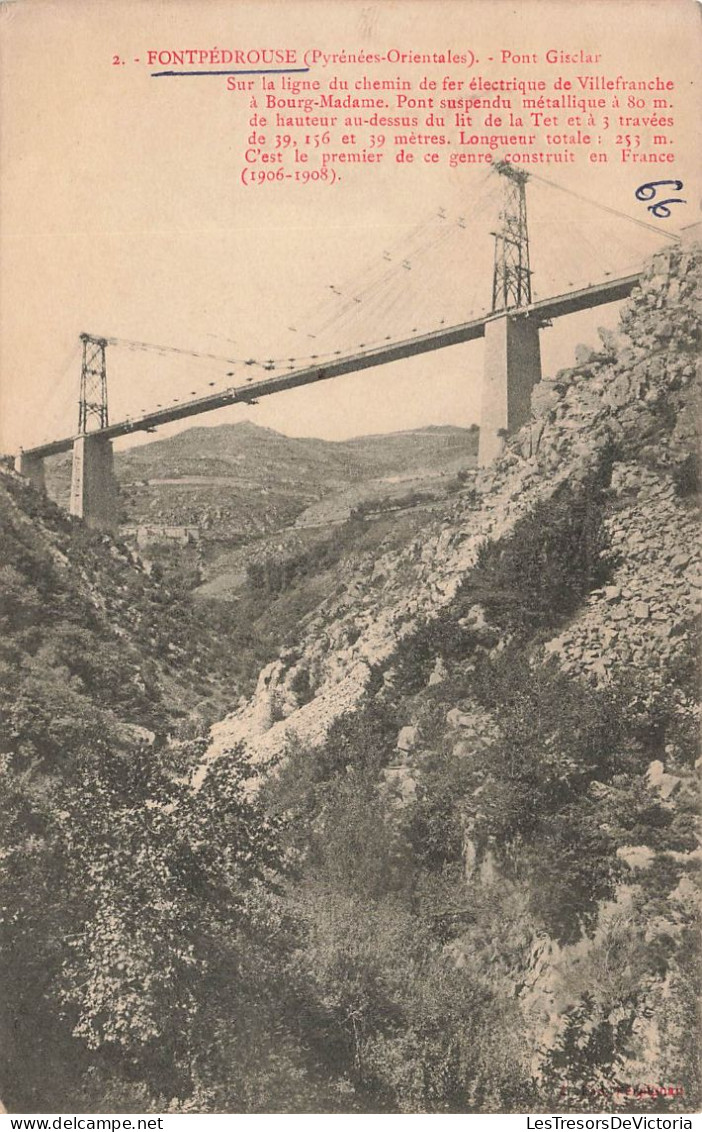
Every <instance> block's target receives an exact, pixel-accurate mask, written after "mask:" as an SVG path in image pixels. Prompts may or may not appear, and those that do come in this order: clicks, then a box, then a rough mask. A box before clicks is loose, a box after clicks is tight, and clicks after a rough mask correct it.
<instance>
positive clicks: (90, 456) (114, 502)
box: [69, 433, 119, 531]
mask: <svg viewBox="0 0 702 1132" xmlns="http://www.w3.org/2000/svg"><path fill="white" fill-rule="evenodd" d="M69 511H70V513H71V515H75V516H76V517H77V518H79V519H82V520H83V521H84V522H85V524H86V525H87V526H88V527H92V528H93V529H94V530H103V531H116V530H117V525H118V517H119V496H118V490H117V480H116V478H115V472H114V456H113V452H112V441H111V440H107V439H105V437H103V436H100V435H97V434H91V433H83V435H82V436H78V437H76V439H75V441H74V442H73V474H72V477H71V499H70V504H69Z"/></svg>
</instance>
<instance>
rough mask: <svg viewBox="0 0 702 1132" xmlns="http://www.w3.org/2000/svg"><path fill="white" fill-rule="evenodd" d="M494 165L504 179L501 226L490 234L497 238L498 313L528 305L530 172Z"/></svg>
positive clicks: (495, 282) (495, 290) (502, 163)
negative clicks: (527, 190) (527, 199)
mask: <svg viewBox="0 0 702 1132" xmlns="http://www.w3.org/2000/svg"><path fill="white" fill-rule="evenodd" d="M494 168H495V170H496V171H497V172H498V173H499V174H500V175H501V176H502V178H503V184H502V190H503V203H502V209H501V211H500V224H501V227H500V230H499V231H498V232H492V233H491V235H493V236H494V237H495V268H494V273H493V278H492V310H493V313H496V312H497V311H507V310H510V308H511V307H526V306H528V305H529V303H530V302H531V270H530V268H529V232H528V230H527V211H526V183H527V180H528V174H527V173H524V172H523V171H522V170H521V169H516V168H515V167H514V166H513V165H509V164H508V162H506V161H498V162H496V163H495V166H494Z"/></svg>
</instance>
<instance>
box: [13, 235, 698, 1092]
mask: <svg viewBox="0 0 702 1132" xmlns="http://www.w3.org/2000/svg"><path fill="white" fill-rule="evenodd" d="M699 260H700V253H699V251H695V250H693V249H675V250H673V251H670V252H667V253H666V254H665V255H662V256H659V257H656V259H655V260H654V261H652V263H651V265H650V267H649V269H648V271H647V273H646V275H645V276H644V278H643V280H642V282H641V285H640V286H639V287H638V288H637V289H636V290H635V292H634V293H633V295H632V297H631V300H630V301H629V303H628V304H627V306H626V307H625V309H624V313H623V315H622V321H621V327H620V330H619V332H618V333H617V334H616V335H614V336H603V342H602V346H601V348H599V349H598V350H597V351H593V352H592V353H591V354H590V355H589V356H587V357H585V356H584V355H582V353H581V355H580V360H579V362H578V365H577V366H576V367H575V368H574V369H572V370H568V371H563V372H562V373H560V374H558V375H557V376H556V378H555V379H554V380H553V381H552V382H549V383H544V388H543V389H542V390H541V391H540V394H539V397H538V401H537V405H538V407H537V409H536V410H535V413H534V416H533V419H532V421H531V422H530V423H529V425H527V426H526V427H525V428H524V429H522V430H521V431H520V433H518V434H517V435H516V436H515V437H513V438H511V439H510V441H509V442H508V445H507V447H506V450H505V453H504V454H503V456H502V457H501V458H500V459H499V460H498V461H497V462H496V463H495V464H494V465H493V466H492V467H491V468H489V469H485V470H483V471H481V472H480V473H470V474H468V475H465V476H463V477H462V478H461V479H460V480H458V482H457V484H456V485H455V489H454V490H453V491H452V492H451V493H449V494H448V495H447V496H446V497H445V498H444V499H442V500H440V501H437V502H435V503H432V504H431V506H430V507H429V508H427V509H425V510H421V509H416V510H411V511H409V512H407V513H405V512H397V513H395V512H391V511H389V512H386V513H383V514H382V515H380V516H377V515H376V516H374V517H373V518H372V519H371V518H369V516H368V515H364V514H363V513H361V514H357V515H356V516H355V517H354V518H351V519H348V520H347V521H346V522H345V523H344V524H342V525H340V526H339V527H338V528H336V529H335V530H334V531H333V532H329V533H328V534H326V535H323V536H320V537H315V538H314V539H313V540H310V541H305V540H304V539H302V540H298V536H295V537H294V539H293V540H292V541H291V542H290V543H288V542H283V544H282V545H281V547H280V548H279V549H278V551H276V550H275V548H270V547H269V548H268V551H267V552H266V553H264V554H262V555H260V556H255V555H254V556H249V557H248V558H247V559H246V560H242V561H241V562H240V563H239V570H240V574H241V577H240V579H239V581H238V583H237V587H238V589H237V593H238V601H237V602H234V603H231V606H230V605H229V604H228V603H227V602H223V601H222V600H221V597H220V599H218V601H217V602H215V603H214V605H213V604H212V603H208V601H207V600H206V599H203V597H202V595H200V597H197V596H195V595H193V594H191V593H190V592H189V590H188V587H187V586H184V587H181V588H180V589H179V588H178V587H176V586H175V585H173V584H172V583H171V581H170V579H167V580H166V582H165V583H164V581H162V580H159V579H158V577H154V575H153V573H152V574H151V575H149V574H148V573H147V571H146V570H145V569H144V568H143V566H142V564H141V563H140V560H139V559H138V558H137V557H135V556H133V555H131V553H130V552H129V551H127V550H126V548H125V547H123V546H122V545H120V544H115V543H113V542H111V541H110V540H109V539H107V538H104V537H98V536H92V535H89V534H87V533H86V532H85V531H83V530H82V528H81V527H80V526H79V525H78V524H75V523H71V522H69V521H68V520H67V519H65V518H64V517H62V516H61V514H60V513H59V512H58V510H57V509H56V508H55V507H54V506H53V505H52V504H50V503H48V501H46V500H43V499H42V498H41V497H40V496H38V495H36V494H35V493H34V491H33V490H32V489H31V488H29V487H28V486H27V485H25V484H23V483H22V482H21V481H20V480H19V479H18V477H16V476H14V475H12V474H8V475H6V476H3V478H2V485H1V487H2V491H1V493H0V518H1V519H2V522H3V539H2V549H3V555H4V559H3V570H4V589H5V593H6V595H7V596H6V598H5V603H4V605H3V625H2V630H3V632H2V650H3V664H4V675H3V682H2V684H1V685H0V686H1V687H2V689H3V692H2V696H3V699H2V704H1V705H0V707H1V709H2V717H3V729H2V734H3V736H4V738H3V745H2V770H1V773H2V778H3V782H2V793H1V794H0V810H1V812H2V822H3V855H2V857H1V858H0V907H1V908H2V917H3V919H2V924H3V929H2V930H3V947H2V951H1V955H2V959H1V960H0V961H1V962H2V965H3V971H2V976H3V982H4V984H5V985H6V986H9V987H10V988H11V993H10V994H9V995H8V996H7V997H6V1000H5V1002H4V1003H3V1007H2V1014H1V1015H0V1028H1V1033H0V1038H2V1050H3V1054H2V1063H1V1068H0V1096H2V1099H3V1101H4V1103H5V1105H6V1106H7V1107H8V1109H10V1110H14V1111H23V1110H24V1111H54V1112H55V1111H59V1112H60V1111H68V1112H71V1111H73V1112H75V1111H110V1112H115V1111H117V1112H119V1111H132V1112H133V1111H145V1110H153V1111H173V1112H187V1111H202V1112H242V1113H243V1112H254V1113H258V1112H306V1113H334V1112H375V1113H378V1112H396V1113H397V1112H399V1113H429V1112H431V1113H450V1112H456V1113H465V1112H481V1111H482V1112H496V1111H497V1112H499V1111H512V1112H514V1111H550V1112H554V1111H555V1112H558V1111H565V1112H582V1111H586V1112H587V1111H611V1110H612V1109H613V1108H614V1107H615V1106H622V1107H625V1109H626V1111H646V1112H690V1111H694V1110H695V1109H696V1108H697V1107H698V1106H699V1103H700V1101H701V1100H702V1096H701V1090H700V1081H699V1069H698V1066H699V1051H698V1048H697V1040H696V1035H697V1033H698V1019H697V1017H696V1009H697V1002H698V1001H699V992H700V986H699V981H700V976H699V971H700V965H699V924H698V915H699V860H700V848H699V828H698V822H699V817H698V795H697V787H696V779H697V774H696V760H697V758H698V725H699V708H698V702H697V689H698V672H697V651H696V640H697V634H698V626H697V624H696V617H697V615H698V613H699V606H700V604H701V603H702V580H701V578H700V572H699V564H698V561H697V556H696V547H697V542H696V535H697V531H698V512H697V504H698V488H699V484H698V463H697V451H696V444H695V412H696V407H697V400H696V399H697V397H698V394H699V375H698V373H697V369H696V364H695V362H696V358H697V356H698V354H699V316H700V298H699V290H698V287H699ZM164 585H165V587H166V589H164ZM213 608H214V612H211V610H212V609H213ZM217 610H218V611H219V618H218V614H217ZM224 618H227V621H226V622H225V620H224ZM252 620H254V621H256V624H257V626H258V630H257V631H259V632H262V629H261V626H265V632H266V649H265V650H264V653H265V655H263V654H260V655H259V651H258V650H259V644H260V639H259V643H258V644H256V645H255V647H254V645H252V644H251V643H250V642H249V646H247V644H246V637H245V630H246V624H247V621H248V622H251V621H252ZM247 647H248V648H249V651H248V652H247V651H246V650H247ZM266 650H267V651H266ZM259 668H261V671H260V673H259V672H258V669H259ZM200 682H203V687H202V688H200V687H199V684H200ZM242 691H243V692H244V693H246V698H244V699H242V700H241V701H240V702H239V704H238V706H237V703H236V701H237V698H238V697H239V696H240V695H241V693H242ZM249 693H250V694H249ZM227 700H229V702H228V704H227V706H228V707H229V708H230V709H231V708H236V710H231V712H230V714H229V715H226V716H224V718H222V719H221V720H220V722H218V723H217V724H216V725H215V726H214V727H213V728H212V731H211V734H210V736H209V737H206V736H205V734H204V733H205V731H206V724H207V723H209V722H210V721H211V719H212V718H213V712H214V711H216V709H217V707H218V706H220V715H224V710H225V708H224V706H223V705H224V704H225V702H226V701H227ZM203 701H204V702H203Z"/></svg>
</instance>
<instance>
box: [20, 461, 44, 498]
mask: <svg viewBox="0 0 702 1132" xmlns="http://www.w3.org/2000/svg"><path fill="white" fill-rule="evenodd" d="M15 471H16V472H19V474H20V475H21V476H24V477H25V479H28V480H29V482H30V483H31V484H32V485H33V486H34V487H35V488H36V489H37V491H46V477H45V475H44V457H43V456H33V455H31V454H30V453H28V452H20V454H19V456H15Z"/></svg>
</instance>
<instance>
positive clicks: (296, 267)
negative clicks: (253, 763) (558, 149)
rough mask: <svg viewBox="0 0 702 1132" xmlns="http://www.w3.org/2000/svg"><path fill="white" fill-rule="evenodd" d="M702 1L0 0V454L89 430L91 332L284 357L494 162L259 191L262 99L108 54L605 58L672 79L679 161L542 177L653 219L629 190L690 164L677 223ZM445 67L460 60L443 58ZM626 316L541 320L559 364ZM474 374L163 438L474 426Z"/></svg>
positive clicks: (394, 386)
mask: <svg viewBox="0 0 702 1132" xmlns="http://www.w3.org/2000/svg"><path fill="white" fill-rule="evenodd" d="M699 12H700V9H699V5H697V4H696V3H694V2H693V0H644V2H642V0H584V2H581V3H577V4H576V3H573V2H572V0H520V2H519V3H513V2H510V0H448V2H447V0H442V2H438V0H436V2H435V0H381V2H378V3H369V2H367V0H279V2H271V0H255V2H250V0H228V2H225V0H1V2H0V53H1V59H0V68H1V70H0V127H1V139H2V140H1V148H0V159H1V174H0V177H1V179H0V194H1V195H0V238H1V241H2V259H1V266H0V320H1V335H0V375H1V376H0V381H1V385H0V410H1V416H2V434H1V437H0V450H2V451H4V452H14V451H16V450H17V448H18V446H19V445H24V446H30V445H31V444H32V443H38V442H39V441H40V440H42V439H45V438H49V437H52V436H53V437H55V436H59V435H68V434H69V433H70V432H71V431H72V430H73V429H74V427H75V426H74V417H75V401H76V399H77V392H78V379H79V361H78V358H77V355H76V351H75V347H76V343H77V336H78V334H79V333H80V332H81V331H82V330H86V331H89V332H91V333H95V334H105V335H119V336H123V337H127V338H134V339H143V340H146V341H149V342H156V343H166V344H171V345H178V346H181V347H185V348H193V349H204V350H213V349H215V350H217V352H225V353H226V352H228V351H234V352H235V353H236V352H237V351H239V350H241V351H243V352H244V353H245V354H251V355H253V356H257V357H265V356H269V355H270V354H272V353H273V351H274V349H275V342H276V336H277V335H278V332H279V331H280V328H281V326H283V325H287V324H288V323H290V322H293V321H294V320H296V319H297V318H298V317H302V315H303V312H304V311H305V310H307V309H308V308H309V307H310V306H311V305H314V303H315V302H316V301H317V299H318V298H319V296H320V293H321V292H322V291H323V289H324V288H325V287H326V286H327V285H328V284H329V282H330V281H333V280H335V279H336V278H337V277H338V275H339V273H340V272H342V273H343V274H344V275H347V274H349V273H351V272H353V271H354V270H356V269H360V268H361V267H362V266H363V265H364V264H365V263H366V262H367V261H368V259H369V257H372V256H376V257H377V256H378V255H379V254H380V253H381V251H382V248H383V247H385V246H386V245H387V244H388V243H390V242H392V241H394V240H396V239H398V238H399V237H401V236H402V234H403V232H405V231H408V230H409V229H410V228H411V227H412V226H413V225H414V224H416V223H417V222H418V221H419V220H420V219H421V218H422V217H423V216H424V215H426V214H427V213H428V212H430V211H431V210H433V209H436V208H437V207H439V206H445V207H447V208H448V209H452V210H453V211H454V212H456V211H458V212H460V210H461V208H462V207H463V204H464V202H465V200H466V198H467V195H468V191H469V189H470V188H471V187H472V185H473V182H474V180H475V178H476V177H477V176H478V175H481V176H482V175H483V173H484V171H483V170H482V169H480V168H479V167H476V168H475V169H471V168H470V167H465V166H464V167H462V168H458V169H455V170H451V169H449V168H448V166H447V165H441V166H425V165H424V164H422V163H421V162H419V161H418V162H416V163H415V164H414V165H413V166H412V167H409V168H407V167H404V168H403V167H400V166H397V165H396V164H395V163H394V162H393V161H392V159H390V158H388V159H386V160H385V161H384V162H383V163H382V165H381V166H358V167H353V168H352V169H351V170H350V171H348V172H345V175H344V177H343V179H342V182H341V183H340V184H339V185H337V186H335V187H332V188H329V187H327V186H325V185H321V186H317V185H305V186H302V185H297V184H292V185H284V186H275V185H274V186H270V187H269V186H260V187H250V188H245V187H244V186H242V184H241V182H240V179H239V171H240V168H241V155H242V151H243V148H244V145H245V139H246V136H247V134H248V132H249V127H248V126H247V122H246V119H247V117H248V113H249V111H248V109H247V108H246V99H244V98H242V97H241V96H233V95H232V94H230V93H228V92H227V91H226V89H225V80H224V79H223V78H204V79H182V80H154V79H152V78H150V77H149V70H150V68H148V67H147V66H145V65H143V64H142V65H141V66H136V65H132V64H129V65H127V66H125V67H114V66H112V65H111V60H112V57H113V54H115V53H119V54H120V55H121V56H122V57H123V58H125V59H127V60H131V59H132V58H133V57H141V58H142V59H143V58H144V55H145V52H146V50H147V49H149V48H175V49H177V48H181V47H191V46H193V47H215V46H218V47H242V48H247V47H254V46H281V47H286V46H290V47H297V48H299V49H300V50H304V49H305V48H306V47H309V46H318V47H320V48H321V49H323V50H326V51H339V50H341V49H346V50H348V51H352V50H360V49H365V50H386V49H387V48H389V47H391V46H395V47H398V48H400V49H403V50H416V51H434V50H446V49H447V48H453V49H454V50H464V49H465V48H466V47H470V48H471V49H472V50H473V51H474V52H475V53H476V54H477V55H478V56H479V57H485V56H487V55H488V54H490V55H495V54H496V53H497V52H499V51H500V50H501V49H502V48H505V49H511V50H513V51H519V52H537V53H539V55H541V54H542V53H543V52H545V50H546V49H548V48H554V47H555V48H563V49H565V50H569V51H578V50H580V49H584V50H586V51H591V52H597V51H599V52H601V53H602V54H603V62H602V64H601V67H599V68H598V67H595V68H590V69H589V70H591V72H592V73H597V72H598V71H599V70H606V72H607V73H608V74H616V73H622V74H623V75H625V76H630V77H643V78H646V77H650V76H653V75H655V74H656V73H661V74H663V75H666V76H668V75H669V76H671V77H673V78H674V79H675V80H676V83H677V84H678V89H677V91H676V92H675V95H674V102H675V108H674V113H675V116H676V120H677V124H676V128H675V130H674V137H675V150H676V153H677V154H678V155H679V158H678V160H677V161H676V164H675V165H665V166H651V165H646V166H640V167H633V166H623V165H621V164H619V163H616V162H613V161H610V162H609V163H608V164H598V165H589V164H588V163H587V161H585V160H579V161H578V163H577V164H576V165H575V166H554V167H551V168H544V169H543V170H539V169H538V168H537V170H536V171H540V172H543V173H545V174H546V175H547V176H549V177H551V178H554V179H557V180H558V181H559V182H560V183H562V184H563V185H564V186H566V187H571V188H573V189H576V190H577V191H578V192H581V193H583V194H585V195H587V196H591V197H594V198H595V199H597V200H599V201H601V202H602V203H605V204H609V205H611V206H612V207H615V208H619V209H622V210H624V211H627V212H629V213H631V215H636V216H638V217H639V218H642V219H650V217H649V216H648V214H647V213H646V212H645V209H644V207H643V206H642V205H640V204H638V203H637V202H635V200H634V198H633V191H634V189H635V188H636V186H637V185H638V184H639V183H641V182H642V181H645V180H649V179H654V178H658V177H679V178H681V179H683V180H684V182H685V193H684V194H681V195H684V196H685V197H686V199H687V201H688V203H687V205H685V206H680V208H679V211H678V212H677V213H676V215H675V217H674V218H673V219H672V220H671V222H670V225H669V226H668V227H671V226H677V225H683V224H689V223H692V222H694V221H695V220H696V219H697V217H698V201H699V196H700V193H699V169H700V164H699V137H698V126H697V123H698V121H699V98H698V89H697V87H696V86H695V85H694V79H695V76H696V72H697V71H698V68H699V61H700V51H699V43H700V40H699ZM557 69H558V68H553V67H548V66H545V65H544V66H528V67H521V68H508V67H502V68H500V67H498V66H497V65H492V66H490V67H487V66H486V67H483V66H480V67H478V68H474V70H473V72H467V75H468V77H470V75H471V74H474V73H476V71H480V72H482V73H484V74H486V75H489V76H491V77H499V76H502V77H508V76H509V75H516V76H517V77H524V78H536V77H539V76H540V75H542V74H544V75H545V76H546V77H549V78H550V77H552V76H553V72H554V70H557ZM348 70H349V71H350V72H351V74H354V75H355V74H356V73H360V71H361V70H362V68H349V69H348ZM417 70H418V69H417ZM444 70H447V71H449V72H451V73H455V69H454V68H446V69H444V68H441V67H435V68H429V71H430V73H432V74H436V75H437V76H439V75H441V74H442V73H443V71H444ZM561 70H564V71H566V72H568V73H570V72H574V73H584V72H587V71H588V68H585V67H571V68H561ZM344 73H346V72H344ZM372 73H373V75H374V76H376V75H377V76H379V77H382V76H383V75H388V74H389V75H394V74H398V73H402V69H401V68H400V67H387V68H385V69H383V68H382V67H376V68H373V69H372ZM580 93H582V92H580ZM496 156H499V154H496ZM559 199H560V207H559V208H557V209H554V210H553V212H552V213H551V215H550V216H549V217H548V224H547V225H546V226H544V225H541V227H540V228H539V230H538V231H532V234H531V235H532V245H533V246H534V245H536V244H537V242H538V246H539V251H540V254H541V255H547V254H548V248H549V241H550V240H554V239H555V236H556V235H559V236H560V237H561V238H562V236H563V232H564V230H565V231H566V232H567V231H568V226H569V224H570V222H571V214H570V206H569V202H568V198H567V197H561V198H559ZM472 270H474V268H473V266H472V264H471V263H470V262H468V261H467V262H466V264H465V277H463V278H462V277H460V274H459V277H455V276H454V275H450V276H447V277H446V278H445V280H444V281H443V286H444V287H445V288H446V290H447V295H448V294H452V295H455V293H456V291H457V290H459V291H460V289H461V288H462V287H464V286H465V287H467V286H468V283H469V282H470V279H471V271H472ZM485 273H486V272H484V274H485ZM487 273H489V269H488V270H487ZM486 286H489V279H486ZM615 318H616V309H615V308H612V307H609V308H601V309H600V310H596V311H593V312H586V313H583V314H581V315H579V316H575V317H574V318H573V319H570V320H566V322H563V321H561V322H560V323H558V324H556V326H555V328H554V329H553V330H550V331H547V332H544V333H543V334H542V351H543V358H544V371H545V373H548V372H552V371H553V370H554V369H555V368H557V367H558V366H559V365H566V364H568V363H569V362H570V361H571V359H572V351H573V347H574V345H575V343H577V342H578V341H581V340H585V341H591V342H593V341H594V342H596V340H597V339H596V327H597V326H599V325H603V324H605V325H606V324H607V323H608V322H609V323H610V324H611V323H612V321H613V320H614V319H615ZM232 341H233V342H234V343H235V345H233V344H232ZM110 364H111V363H110ZM154 365H155V366H157V365H158V359H157V360H156V362H154ZM481 368H482V343H480V342H476V343H471V344H468V345H466V346H462V347H455V348H453V349H451V350H449V351H442V352H439V353H435V354H432V355H425V356H423V357H420V358H418V359H413V360H410V361H406V362H401V363H397V364H395V365H393V366H392V367H389V368H387V367H386V368H383V369H377V370H371V371H368V372H366V373H364V374H359V375H352V376H349V377H346V378H342V379H338V380H335V381H333V382H328V383H325V384H324V385H323V386H317V387H312V388H309V389H303V390H299V391H295V392H290V393H286V394H281V395H277V396H275V397H271V398H268V399H266V400H265V401H264V402H262V403H261V405H260V406H259V407H257V408H256V409H246V408H242V407H239V408H236V409H227V410H223V411H220V412H218V413H215V414H210V415H207V416H203V417H200V418H198V419H197V420H191V421H185V422H181V423H180V424H178V425H174V426H171V428H170V431H174V430H177V429H179V428H184V427H189V426H190V425H192V424H198V425H215V424H219V423H222V422H223V421H227V420H236V419H241V418H242V417H249V418H250V419H253V420H255V421H256V422H257V423H260V424H262V425H267V426H269V427H272V428H275V429H279V430H281V431H284V432H286V433H289V434H292V435H318V436H323V437H329V438H342V437H348V436H351V435H355V434H359V433H363V432H383V431H392V430H396V429H403V428H410V427H414V426H417V425H421V424H427V423H437V424H438V423H454V424H461V425H467V424H469V423H471V422H473V421H476V420H477V419H478V415H479V388H480V374H481ZM109 372H110V382H111V387H110V390H111V401H112V402H113V408H114V407H115V406H116V408H117V409H122V408H123V407H124V406H126V407H127V409H128V410H129V411H130V412H132V411H135V412H136V411H138V409H139V408H140V407H144V408H148V407H152V404H148V405H144V406H140V405H139V394H140V390H139V388H138V383H139V381H141V380H143V378H142V377H140V376H139V375H138V374H137V373H136V371H134V372H133V371H132V369H130V367H129V365H127V366H124V365H122V367H121V368H120V369H119V370H118V371H113V369H110V371H109ZM164 380H165V381H168V380H170V379H169V378H168V377H167V376H165V377H164ZM193 387H194V386H193ZM116 415H117V414H116V413H115V412H113V414H112V419H115V416H116ZM168 431H169V430H161V432H160V435H164V434H167V432H168ZM143 439H148V438H144V437H143V436H142V437H141V440H143ZM121 443H122V444H124V441H122V442H121Z"/></svg>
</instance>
